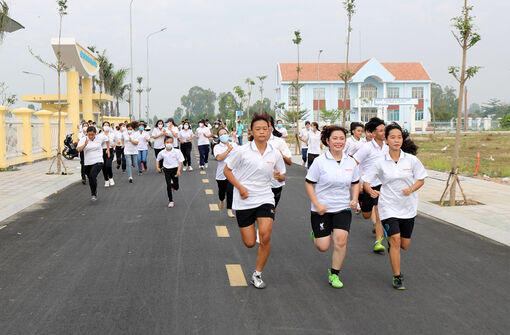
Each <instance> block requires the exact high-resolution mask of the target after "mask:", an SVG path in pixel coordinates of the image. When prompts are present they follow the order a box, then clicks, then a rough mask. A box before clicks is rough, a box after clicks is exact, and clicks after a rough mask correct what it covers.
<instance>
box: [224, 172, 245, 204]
mask: <svg viewBox="0 0 510 335" xmlns="http://www.w3.org/2000/svg"><path fill="white" fill-rule="evenodd" d="M223 174H224V175H225V177H227V180H228V181H229V182H230V183H231V184H232V186H234V187H235V188H237V190H238V191H239V195H240V196H241V199H243V200H244V199H246V198H248V190H247V189H246V187H244V186H243V185H241V183H240V182H239V181H238V180H237V179H236V177H235V176H234V174H233V173H232V170H231V169H230V168H229V167H228V165H225V167H224V168H223Z"/></svg>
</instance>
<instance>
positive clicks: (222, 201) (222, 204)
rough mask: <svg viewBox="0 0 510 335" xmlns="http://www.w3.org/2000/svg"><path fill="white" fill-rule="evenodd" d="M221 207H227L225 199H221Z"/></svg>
mask: <svg viewBox="0 0 510 335" xmlns="http://www.w3.org/2000/svg"><path fill="white" fill-rule="evenodd" d="M220 209H225V200H221V201H220Z"/></svg>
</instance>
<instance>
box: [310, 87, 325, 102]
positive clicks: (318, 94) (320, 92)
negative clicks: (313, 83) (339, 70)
mask: <svg viewBox="0 0 510 335" xmlns="http://www.w3.org/2000/svg"><path fill="white" fill-rule="evenodd" d="M313 100H326V89H325V88H314V89H313Z"/></svg>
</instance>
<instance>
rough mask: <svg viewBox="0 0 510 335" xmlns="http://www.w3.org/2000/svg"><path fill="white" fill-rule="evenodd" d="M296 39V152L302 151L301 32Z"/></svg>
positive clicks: (296, 33) (296, 34)
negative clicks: (300, 119)
mask: <svg viewBox="0 0 510 335" xmlns="http://www.w3.org/2000/svg"><path fill="white" fill-rule="evenodd" d="M294 37H295V38H294V39H292V43H294V44H295V45H296V47H297V68H296V72H297V79H296V82H295V88H296V108H297V110H296V119H295V122H296V132H295V136H296V143H297V144H298V145H297V146H296V150H298V149H300V145H301V142H300V141H299V129H300V128H299V114H300V109H301V103H300V101H299V93H300V92H299V91H300V88H301V86H300V84H299V73H300V72H301V67H300V66H299V45H300V44H301V40H302V39H301V32H300V31H299V30H296V31H295V32H294Z"/></svg>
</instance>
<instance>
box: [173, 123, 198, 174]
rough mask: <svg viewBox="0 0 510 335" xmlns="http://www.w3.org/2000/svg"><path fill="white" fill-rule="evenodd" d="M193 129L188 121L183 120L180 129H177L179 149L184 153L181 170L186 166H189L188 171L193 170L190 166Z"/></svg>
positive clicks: (184, 169)
mask: <svg viewBox="0 0 510 335" xmlns="http://www.w3.org/2000/svg"><path fill="white" fill-rule="evenodd" d="M193 136H195V135H193V130H191V126H190V124H189V121H184V124H183V125H182V130H181V131H179V134H178V136H177V138H178V139H179V142H181V151H182V154H183V155H184V168H183V171H186V168H189V170H190V171H193V167H191V148H192V145H193V144H192V143H191V142H192V141H193Z"/></svg>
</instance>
